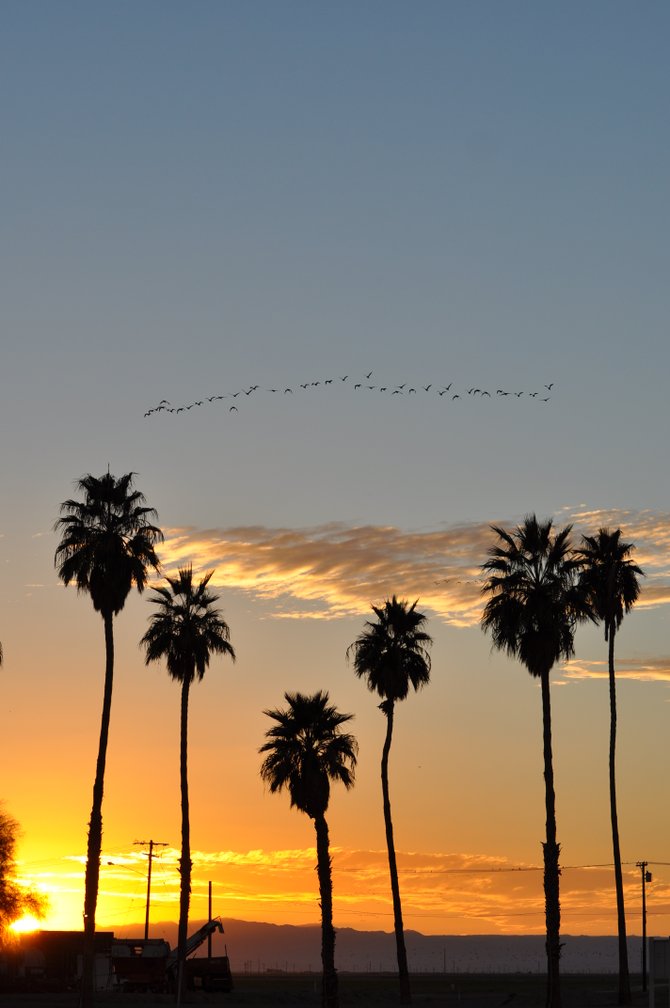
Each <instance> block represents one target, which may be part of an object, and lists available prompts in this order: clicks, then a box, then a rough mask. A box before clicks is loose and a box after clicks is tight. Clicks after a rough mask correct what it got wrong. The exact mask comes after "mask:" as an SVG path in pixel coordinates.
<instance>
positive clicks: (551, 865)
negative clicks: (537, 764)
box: [540, 670, 561, 1008]
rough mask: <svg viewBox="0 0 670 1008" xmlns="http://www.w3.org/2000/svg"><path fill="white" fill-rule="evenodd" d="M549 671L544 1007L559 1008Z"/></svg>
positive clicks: (544, 677)
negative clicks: (545, 975) (545, 991)
mask: <svg viewBox="0 0 670 1008" xmlns="http://www.w3.org/2000/svg"><path fill="white" fill-rule="evenodd" d="M549 671H550V670H547V671H546V672H542V674H541V676H540V681H541V683H542V736H543V749H544V789H545V806H546V813H547V824H546V841H545V843H543V844H542V848H543V851H544V905H545V920H546V928H547V943H546V948H547V1008H561V986H560V971H559V962H560V957H561V940H560V929H561V901H560V890H559V877H560V868H559V867H558V857H559V854H560V850H561V847H560V844H558V843H557V842H556V795H555V793H554V765H553V757H552V752H551V699H550V696H549Z"/></svg>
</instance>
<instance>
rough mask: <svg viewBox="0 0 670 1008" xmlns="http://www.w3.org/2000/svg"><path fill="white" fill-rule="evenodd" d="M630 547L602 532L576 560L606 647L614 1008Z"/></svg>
mask: <svg viewBox="0 0 670 1008" xmlns="http://www.w3.org/2000/svg"><path fill="white" fill-rule="evenodd" d="M634 548H635V547H634V546H633V545H632V544H631V543H624V542H622V541H621V529H617V530H616V531H614V532H610V530H609V529H606V528H601V529H600V531H599V532H598V535H597V536H582V548H581V549H580V550H578V551H577V556H578V558H579V560H580V561H581V563H582V568H581V571H580V575H579V581H580V585H581V587H582V590H583V591H584V592H585V594H586V597H587V599H588V602H589V604H590V605H591V608H592V610H593V615H594V617H595V618H596V619H597V620H598V621H599V622H601V623H602V624H603V626H604V630H605V641H606V642H607V644H608V666H609V697H610V740H609V785H610V818H611V821H612V850H613V857H614V885H615V889H616V906H617V931H618V936H619V1004H622V1005H628V1004H630V1003H631V1000H632V996H631V989H630V975H629V972H628V948H627V944H626V911H625V907H624V899H623V875H622V871H621V847H620V844H619V817H618V813H617V800H616V730H617V704H616V674H615V669H614V638H615V636H616V632H617V630H618V629H619V627H620V626H621V623H622V622H623V617H624V614H625V613H627V612H630V610H631V609H632V607H633V606H634V605H635V602H636V601H637V599H638V596H639V594H640V583H639V580H638V578H640V577H643V576H644V572H643V571H642V570H641V569H640V568H639V567H638V566H637V565H636V564H635V563H633V561H632V560H631V559H630V554H631V550H633V549H634Z"/></svg>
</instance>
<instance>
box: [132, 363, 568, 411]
mask: <svg viewBox="0 0 670 1008" xmlns="http://www.w3.org/2000/svg"><path fill="white" fill-rule="evenodd" d="M373 374H374V370H373V371H368V373H367V374H366V376H365V378H364V379H363V378H362V379H361V380H360V381H358V382H355V384H354V386H353V387H354V388H355V389H360V388H367V389H369V390H370V391H373V390H375V389H378V390H379V391H380V392H387V391H391V394H392V395H415V394H416V392H417V388H421V389H423V391H424V392H429V391H431V390H432V389H435V392H436V393H437V394H438V395H439V396H444V395H446V394H447V392H450V393H451V389H452V388H453V385H454V382H453V380H452V381H450V382H449V384H448V385H445V386H443V387H442V388H439V387H436V386H435V385H434V384H433V383H432V382H428V383H427V384H426V385H423V384H421V385H419V386H417V387H416V388H415V387H414V386H409V387H408V382H406V381H404V382H400V383H399V384H397V385H396V386H395V387H391V386H388V385H372V384H364V383H365V382H366V381H367V382H370V379H371V378H372V375H373ZM349 377H350V376H349V375H348V374H346V375H337V374H336V375H335V376H334V377H332V378H318V379H315V380H314V381H309V382H299V383H297V384H299V387H300V388H301V389H308V388H313V389H317V388H320V387H321V386H326V385H333V384H334V383H335V382H336V381H340V382H346V381H348V380H349ZM296 387H297V386H296ZM259 388H260V386H259V385H249V386H247V387H246V388H240V389H237V390H236V391H235V392H226V393H221V394H219V395H211V396H203V398H202V399H196V400H194V401H193V402H191V403H184V404H183V405H181V406H179V407H173V406H172V404H171V402H170V400H169V399H161V400H160V402H159V403H158V405H157V406H152V407H151V408H149V409H147V410H146V411H145V412H144V414H143V416H144V417H145V418H148V417H150V416H153V414H154V413H163V412H164V413H184V412H188V411H189V410H192V409H193V408H194V407H196V406H197V407H200V406H203V405H205V403H212V402H217V401H220V400H223V399H236V398H238V396H241V395H244V396H246V397H247V398H248V397H250V396H251V394H252V393H253V392H255V391H257V390H258V389H259ZM280 388H281V386H279V387H271V388H263V389H261V391H264V392H271V393H277V392H279V391H280ZM544 388H545V390H546V391H547V392H550V391H551V390H552V389H553V388H554V382H550V383H548V384H545V385H544ZM293 391H294V390H293V388H292V387H291V386H287V387H286V388H285V389H284V394H285V395H288V394H293ZM464 391H465V390H464ZM433 394H434V393H433ZM463 394H464V393H458V392H454V393H453V394H451V399H452V400H455V399H461V398H462V396H463ZM467 394H468V395H469V396H472V397H475V396H478V395H479V396H487V397H488V398H491V394H492V393H491V392H489V391H488V390H487V389H481V388H478V387H477V386H475V385H473V386H472V387H471V388H469V389H467ZM495 394H496V395H497V396H503V397H504V396H509V395H514V396H516V398H517V399H521V398H522V396H523V395H526V396H527V397H528V398H529V399H537V400H538V401H539V402H549V401H550V399H551V396H549V395H547V396H546V397H542V393H541V392H525V391H518V392H508V391H507V390H506V389H503V388H498V389H496V392H495ZM229 409H231V410H232V409H234V411H235V412H237V408H236V407H229Z"/></svg>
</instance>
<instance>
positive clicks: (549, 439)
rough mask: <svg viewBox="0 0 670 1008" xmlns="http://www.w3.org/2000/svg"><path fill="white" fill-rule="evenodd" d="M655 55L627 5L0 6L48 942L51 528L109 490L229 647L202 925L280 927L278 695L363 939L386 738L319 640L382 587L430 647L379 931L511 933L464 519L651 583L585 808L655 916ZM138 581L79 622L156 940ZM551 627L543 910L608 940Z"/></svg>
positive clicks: (32, 708) (59, 664)
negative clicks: (616, 549) (355, 747)
mask: <svg viewBox="0 0 670 1008" xmlns="http://www.w3.org/2000/svg"><path fill="white" fill-rule="evenodd" d="M669 31H670V10H669V9H668V6H667V5H666V4H664V3H660V2H655V0H648V2H647V3H645V4H642V5H640V4H635V5H632V4H629V3H622V2H618V0H593V2H591V3H589V4H588V5H584V4H582V3H576V2H571V0H568V2H566V3H563V4H561V5H560V6H557V5H555V4H549V3H544V2H540V3H537V2H532V3H531V2H524V0H509V2H508V3H505V4H499V3H494V2H492V0H479V2H477V3H469V4H458V3H454V2H446V3H445V2H431V0H423V2H421V3H419V4H413V5H408V4H405V3H399V2H395V0H383V2H382V0H366V2H364V3H358V2H357V3H354V2H349V0H342V2H340V3H338V4H335V5H333V4H330V5H329V4H324V3H313V2H301V0H287V2H286V3H283V4H276V3H273V2H270V0H257V2H256V3H254V4H248V3H243V2H235V0H227V2H226V3H214V2H212V0H201V2H199V3H198V4H190V5H185V4H182V3H176V2H171V0H161V2H160V3H159V2H153V0H142V3H139V4H138V3H136V2H125V0H119V2H117V3H114V4H94V5H91V4H89V3H85V2H74V0H64V2H62V3H60V4H57V5H55V4H49V3H47V2H38V0H30V2H28V3H26V2H25V0H20V2H19V0H6V2H5V3H4V4H3V31H2V35H1V36H0V86H1V88H2V93H3V95H4V96H5V99H4V101H3V107H2V112H1V113H0V114H1V117H2V132H3V157H2V169H1V171H2V182H3V184H2V188H1V190H0V201H1V211H2V221H3V225H2V241H1V242H0V257H1V260H2V261H1V263H0V277H1V280H0V284H1V287H2V302H1V303H2V330H3V353H2V368H1V370H0V383H1V384H0V387H1V390H2V394H1V395H0V420H1V422H0V443H1V445H2V463H3V472H4V474H5V475H4V478H3V480H2V483H1V485H0V522H1V524H0V571H1V576H0V640H1V641H2V645H3V650H4V664H3V668H2V672H1V674H0V683H1V690H2V694H1V695H2V704H1V709H2V713H1V714H0V717H1V719H2V721H1V723H2V728H1V730H0V758H1V763H2V766H3V768H4V774H3V786H2V788H1V789H0V797H2V799H3V801H4V804H5V808H6V810H7V812H9V813H10V814H11V815H13V816H14V817H15V818H16V819H17V820H18V821H19V823H20V825H21V829H22V836H21V840H20V844H19V851H18V853H19V862H20V863H19V870H20V877H21V878H22V879H23V880H24V881H25V882H26V883H27V884H31V885H34V886H37V887H38V888H39V889H40V890H41V891H42V892H44V893H46V894H47V895H48V897H49V900H50V910H49V913H48V916H47V918H46V920H45V926H46V927H51V928H78V927H80V926H81V919H82V918H81V915H82V909H83V860H84V857H85V850H86V826H87V821H88V816H89V813H90V803H91V788H92V783H93V773H94V763H95V756H96V752H97V743H98V733H99V724H100V710H101V704H102V683H103V673H104V641H103V632H102V630H103V628H102V622H101V620H100V617H99V616H98V615H97V614H95V613H94V612H93V609H92V606H91V604H90V600H89V599H88V598H87V597H86V596H82V595H79V596H78V595H77V593H76V591H75V589H74V588H68V589H65V588H64V587H63V586H62V585H61V584H59V581H58V578H57V575H56V571H55V568H54V562H53V561H54V551H55V549H56V546H57V543H58V535H57V533H56V532H55V531H54V522H55V521H56V519H57V517H58V514H59V506H60V504H61V502H62V501H64V500H65V499H67V498H69V497H72V496H73V495H75V494H76V486H75V482H76V480H77V479H78V478H80V477H81V476H83V475H84V474H86V473H93V474H94V475H101V474H103V473H104V472H106V471H107V467H109V468H110V470H111V472H113V473H114V474H116V475H121V474H123V473H126V472H130V471H132V472H134V473H136V474H137V476H136V486H137V488H138V489H140V490H141V491H142V492H143V493H144V494H145V496H146V498H147V502H148V503H149V504H150V505H151V506H152V507H155V508H156V510H157V512H158V515H159V524H160V526H161V528H162V529H163V530H164V532H165V537H166V538H165V543H164V545H163V546H162V548H161V560H162V565H163V574H165V573H174V572H175V571H176V570H177V568H178V566H179V565H180V564H188V563H192V564H193V565H194V567H195V568H196V569H197V570H198V571H199V572H200V571H202V572H205V571H207V570H211V569H214V571H215V573H214V575H213V580H212V584H214V585H215V586H216V589H217V592H218V593H219V596H220V600H219V605H220V608H221V611H222V613H223V615H224V617H225V619H226V620H227V622H228V624H229V626H230V633H231V642H232V644H233V646H234V648H235V650H236V653H237V661H236V663H235V664H233V663H232V662H230V661H229V660H225V659H216V660H213V661H212V664H211V666H210V668H209V670H208V672H207V675H206V677H205V679H204V680H203V682H202V683H199V684H198V685H197V687H194V689H193V690H192V693H191V702H190V742H189V772H190V785H191V840H192V846H193V850H194V874H193V899H192V917H193V918H198V917H203V916H205V915H206V910H207V886H208V882H209V881H212V887H213V902H214V912H215V913H217V914H220V915H222V916H224V917H236V918H241V919H246V920H262V921H269V922H275V923H307V922H314V921H317V920H318V905H317V895H316V878H315V873H314V863H315V854H314V846H315V839H314V832H313V827H312V823H311V822H310V820H309V819H307V818H306V817H305V816H303V815H301V814H299V813H298V812H296V811H295V810H293V809H291V808H290V806H289V801H288V798H287V796H285V795H271V794H270V793H269V792H268V791H267V789H266V788H264V786H263V784H262V782H261V780H260V777H259V772H258V771H259V766H260V762H261V758H260V757H259V755H258V749H259V747H260V746H261V745H262V743H263V740H264V733H265V731H266V730H267V728H268V727H269V720H268V718H267V717H266V716H265V715H264V713H263V712H264V710H266V709H268V708H275V707H277V706H279V705H281V704H282V700H283V694H284V692H285V691H296V690H300V691H303V692H313V691H316V690H317V689H325V690H327V691H328V692H329V694H330V697H331V700H332V701H333V703H335V704H336V705H337V707H338V708H339V709H340V710H342V711H345V712H348V713H352V714H353V715H354V720H353V722H352V723H351V724H352V730H353V732H354V733H355V735H356V737H357V739H358V742H359V746H360V752H359V762H358V768H357V782H356V786H355V788H354V789H353V790H352V791H351V792H349V793H346V792H344V791H343V789H339V790H338V788H334V789H333V794H332V798H331V805H330V809H329V816H328V819H329V826H330V836H331V844H332V847H333V884H334V917H335V924H336V926H340V927H345V926H349V927H357V928H373V929H385V930H391V929H392V911H391V900H390V891H389V885H388V875H387V866H386V852H385V840H384V829H383V819H382V809H381V794H380V787H379V760H380V756H381V746H382V741H383V735H384V718H383V716H382V715H381V713H380V712H379V710H378V709H377V702H376V700H375V697H374V695H372V694H370V693H369V692H368V691H367V690H366V687H365V684H364V683H363V682H361V681H359V680H357V679H356V677H355V675H354V673H353V670H352V667H351V664H350V663H348V662H347V659H346V650H347V647H348V646H349V645H350V644H351V643H352V641H353V640H354V639H355V638H356V637H357V636H358V634H359V633H360V632H361V630H362V628H363V625H364V623H365V620H366V619H367V618H368V617H369V616H371V608H370V607H371V605H372V604H375V605H379V604H381V603H383V601H384V600H385V599H386V598H387V597H389V596H390V595H392V594H394V593H395V594H397V595H398V596H399V597H401V598H406V599H408V600H409V601H414V600H415V599H418V600H419V601H418V606H419V608H420V610H421V611H423V612H425V613H426V615H427V616H428V624H427V629H428V631H429V632H430V634H431V636H432V637H433V639H434V644H433V648H432V672H431V682H430V684H429V685H428V686H427V687H426V688H425V689H424V690H423V691H421V692H420V693H418V694H416V695H412V696H410V697H409V698H408V699H407V701H406V702H404V703H403V704H402V705H401V706H400V708H399V709H398V711H397V716H396V721H395V734H394V741H393V749H392V753H391V768H390V772H391V796H392V805H393V817H394V825H395V839H396V846H397V850H398V862H399V869H400V880H401V891H402V893H403V910H404V919H405V924H406V926H407V927H409V928H414V929H416V930H420V931H423V932H425V933H434V934H437V933H463V934H476V933H501V934H515V933H541V932H542V929H543V897H542V877H541V871H539V870H538V869H539V867H540V866H541V858H542V849H541V841H542V837H543V835H544V797H543V780H542V748H541V705H540V693H539V689H538V687H537V685H536V684H535V683H534V682H533V681H532V680H531V679H530V677H529V676H528V674H527V673H526V671H525V670H524V669H523V668H522V667H521V666H520V665H519V664H518V663H515V662H514V661H512V660H510V659H508V658H506V657H504V656H501V655H499V654H496V653H494V652H492V649H491V642H490V638H487V637H486V636H485V635H484V634H483V633H482V631H481V629H480V627H479V616H480V611H481V599H480V594H479V588H480V585H479V583H478V578H479V575H480V565H481V563H482V562H483V561H484V560H485V559H486V554H487V549H488V548H489V547H490V545H491V544H492V541H493V533H492V532H491V530H490V525H491V524H492V523H497V524H501V525H503V526H505V527H507V528H511V527H514V526H515V525H516V524H517V523H518V522H519V521H521V520H522V519H523V517H524V515H526V514H528V513H536V514H537V515H538V516H539V517H540V518H553V519H554V521H555V522H556V525H557V527H562V526H563V525H565V524H569V523H574V533H573V538H574V540H575V542H576V543H579V539H580V536H581V534H583V533H587V534H593V533H595V532H597V530H598V528H600V527H601V526H607V527H610V528H618V527H621V528H622V530H623V534H624V537H625V539H626V541H628V542H631V543H633V544H635V546H636V550H635V559H636V561H637V562H638V563H639V564H640V565H641V566H642V567H643V568H644V570H645V572H646V575H647V576H646V578H645V579H644V585H643V593H642V595H641V598H640V602H639V604H638V606H637V607H636V608H635V610H634V611H633V612H632V613H631V614H630V615H629V616H628V617H626V619H625V621H624V623H623V626H622V628H621V631H620V633H619V634H618V636H617V659H618V682H619V685H618V699H619V737H618V738H619V741H618V781H619V822H620V833H621V845H622V855H623V859H624V862H625V888H626V900H627V907H628V922H629V923H628V927H629V931H630V932H631V933H639V932H640V926H641V925H640V871H639V869H638V868H637V867H636V862H637V861H640V860H647V861H649V862H650V869H651V870H652V873H653V881H652V883H651V885H650V886H649V890H648V898H649V931H650V933H652V934H653V933H659V934H667V933H668V930H669V929H670V866H669V863H670V849H669V848H668V846H667V837H668V835H670V805H669V803H668V790H669V785H668V773H667V768H668V758H667V737H668V718H669V717H670V708H669V707H668V701H669V700H670V648H669V647H668V642H667V632H668V603H669V602H670V552H669V549H668V546H669V543H670V505H669V503H668V502H669V501H670V493H669V491H670V478H669V476H668V467H667V464H666V457H667V376H668V371H669V365H670V341H668V339H667V319H668V315H669V311H668V309H669V307H670V305H669V303H668V302H669V294H668V285H667V264H668V252H669V249H668V235H669V234H670V227H669V224H670V220H669V218H670V201H669V198H668V182H667V180H668V178H669V177H670V143H669V136H668V127H667V98H668V85H669V84H670V67H669V66H668V61H667V52H666V44H665V40H666V39H667V37H668V32H669ZM317 383H318V384H317ZM357 386H360V387H357ZM370 386H372V387H370ZM273 390H275V391H273ZM287 390H290V391H287ZM382 390H383V391H382ZM410 390H415V391H410ZM217 397H218V398H217ZM221 397H222V398H221ZM455 397H456V398H455ZM210 398H211V401H210ZM161 404H162V406H163V408H161V409H159V408H158V407H159V406H160V405H161ZM189 407H190V408H189ZM233 407H235V408H233ZM170 410H171V411H172V412H170ZM149 594H150V593H148V592H147V593H145V595H144V596H143V597H141V596H139V595H138V594H137V593H135V592H134V593H133V594H132V596H131V597H129V599H128V601H127V603H126V606H125V608H124V610H123V612H122V613H121V614H120V615H119V617H118V619H117V620H116V623H115V635H116V636H115V640H116V670H115V685H114V700H113V709H112V723H111V733H110V740H109V751H108V763H107V775H106V783H105V801H104V807H103V819H104V837H103V858H102V874H101V885H100V897H99V904H98V915H97V920H98V925H99V926H100V927H102V928H106V929H109V930H113V929H114V927H119V926H121V925H126V924H129V923H132V922H133V921H137V922H142V921H143V919H144V907H145V903H144V901H145V894H146V868H147V858H146V853H145V852H146V849H147V848H146V847H145V846H142V845H141V844H136V843H135V842H136V841H148V840H150V839H152V840H154V841H157V842H160V843H165V844H167V845H168V846H166V847H161V848H159V851H160V853H159V856H158V857H157V859H156V861H155V862H154V875H153V880H152V906H151V915H152V921H154V922H155V923H156V927H157V929H158V928H159V926H160V922H161V921H165V920H174V919H176V916H177V913H178V875H177V871H176V863H177V859H178V856H179V854H178V845H179V835H180V805H179V775H178V759H179V689H178V687H177V685H176V684H175V683H173V682H171V681H170V680H169V678H168V676H167V673H166V671H165V668H164V667H161V666H155V665H153V666H150V667H145V664H144V659H143V653H142V651H141V650H140V648H139V645H138V642H139V640H140V638H141V636H142V635H143V633H144V632H145V629H146V626H147V619H148V617H149V615H150V612H151V608H150V605H149V603H148V601H147V599H148V596H149ZM575 643H576V654H575V659H574V661H572V662H570V663H568V664H566V665H562V666H558V667H556V669H555V670H554V673H553V676H552V683H553V684H552V697H553V728H554V766H555V776H556V791H557V821H558V838H559V841H560V842H561V862H562V865H563V866H564V870H563V875H562V902H563V921H562V927H563V930H564V932H566V933H573V934H574V933H581V934H608V933H613V932H615V931H616V920H615V899H614V882H613V873H612V869H611V867H609V865H610V863H611V859H612V853H611V835H610V825H609V804H608V791H607V744H608V731H609V709H608V696H607V681H606V658H607V655H606V650H605V643H604V640H603V634H602V629H601V628H598V627H586V628H580V629H579V630H578V631H577V635H576V642H575ZM138 930H140V928H139V927H138Z"/></svg>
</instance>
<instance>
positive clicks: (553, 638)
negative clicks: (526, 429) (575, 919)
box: [481, 515, 588, 1008]
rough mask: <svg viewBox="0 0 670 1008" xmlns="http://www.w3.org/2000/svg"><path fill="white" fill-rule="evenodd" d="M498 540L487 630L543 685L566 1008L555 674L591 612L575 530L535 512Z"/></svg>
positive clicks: (548, 902)
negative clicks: (573, 542) (580, 578)
mask: <svg viewBox="0 0 670 1008" xmlns="http://www.w3.org/2000/svg"><path fill="white" fill-rule="evenodd" d="M491 527H492V529H493V531H494V532H495V533H496V535H497V536H498V543H497V544H496V545H494V546H492V547H491V548H490V549H489V559H488V560H487V561H486V562H485V563H484V564H482V569H483V570H484V571H485V572H486V573H487V574H488V580H487V581H486V583H485V584H484V587H483V589H482V591H483V593H484V594H485V595H488V601H487V602H486V605H485V607H484V612H483V615H482V621H481V622H482V628H483V629H484V631H489V632H490V634H491V637H492V640H493V646H494V647H495V648H498V649H499V650H501V651H505V652H507V654H509V655H510V656H512V657H513V658H518V659H519V660H520V661H521V662H522V664H523V665H525V666H526V668H527V670H528V672H529V673H530V674H531V676H534V677H535V678H537V679H539V680H540V686H541V693H542V726H543V755H544V784H545V805H546V817H547V821H546V840H545V842H544V843H543V845H542V846H543V850H544V896H545V918H546V929H547V941H546V949H547V1005H548V1006H549V1008H560V1003H561V991H560V973H559V959H560V952H561V947H560V923H561V907H560V892H559V875H560V869H559V863H558V859H559V853H560V844H559V843H558V842H557V840H556V803H555V792H554V769H553V757H552V744H551V701H550V692H549V675H550V672H551V670H552V668H553V666H554V664H555V663H556V662H557V661H559V659H561V658H565V659H567V658H570V657H571V656H572V655H573V654H574V632H575V625H576V622H577V621H578V620H580V619H585V618H587V616H588V609H587V606H586V604H585V603H584V601H583V598H582V596H581V594H580V592H579V590H578V588H577V586H576V576H577V569H578V566H579V563H578V561H577V560H576V559H575V558H574V556H573V555H572V553H571V547H570V532H571V526H569V525H568V526H566V528H564V529H562V530H561V531H560V532H556V533H554V531H553V523H552V522H551V520H549V521H546V522H538V520H537V518H536V517H535V515H529V516H527V517H526V518H525V519H524V522H523V524H522V525H519V526H517V528H516V529H514V531H513V532H511V533H510V532H506V531H505V530H504V529H502V528H499V527H498V526H496V525H493V526H491Z"/></svg>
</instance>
